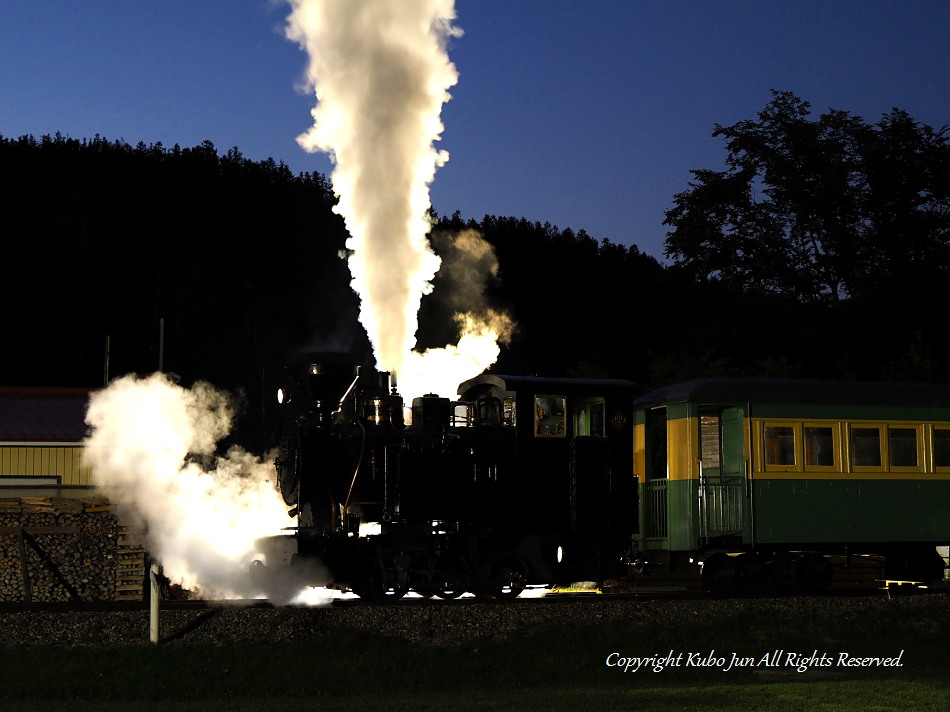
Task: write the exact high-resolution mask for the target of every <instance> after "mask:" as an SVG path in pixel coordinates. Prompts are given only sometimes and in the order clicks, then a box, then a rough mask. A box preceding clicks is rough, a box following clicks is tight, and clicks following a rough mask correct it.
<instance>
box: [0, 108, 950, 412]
mask: <svg viewBox="0 0 950 712" xmlns="http://www.w3.org/2000/svg"><path fill="white" fill-rule="evenodd" d="M809 114H810V107H809V106H808V105H807V103H805V102H802V101H801V100H798V99H797V97H794V96H793V95H789V94H776V96H775V97H774V99H773V102H772V103H771V104H770V105H769V106H768V107H766V109H765V110H764V111H763V112H762V113H761V114H760V115H759V117H758V119H757V120H754V121H753V120H750V121H748V122H741V123H740V124H737V125H735V126H732V127H725V128H724V127H716V133H715V134H714V136H718V137H722V138H723V139H724V140H725V142H726V148H727V156H726V170H724V171H712V170H706V169H704V170H697V171H694V179H693V181H692V182H691V183H689V187H688V188H687V189H686V190H684V192H683V193H680V194H678V195H676V196H672V204H673V207H672V208H671V209H670V210H669V211H668V213H667V224H668V225H669V226H670V232H669V237H668V239H667V257H669V258H670V262H669V263H668V264H663V263H661V262H660V261H658V260H657V259H655V258H654V257H652V256H649V255H645V254H643V253H641V252H640V251H639V250H638V249H637V248H636V247H626V246H623V245H619V244H613V243H611V242H609V241H607V240H598V239H596V238H595V237H594V236H591V235H588V234H586V233H585V232H583V231H580V232H576V233H575V232H572V231H571V230H561V229H559V228H558V227H556V226H553V225H549V224H539V223H533V222H529V221H527V220H524V219H519V218H516V217H499V216H484V217H480V218H475V217H471V216H461V215H459V214H455V215H453V216H451V217H449V216H433V217H434V220H435V222H434V228H433V235H432V237H433V245H434V247H435V249H436V251H437V252H438V251H439V250H440V249H441V248H440V245H445V244H448V243H447V242H446V240H445V239H440V235H442V236H444V235H448V234H452V233H454V232H457V231H459V230H462V229H475V230H477V231H479V232H480V233H481V234H482V235H483V236H484V237H485V239H486V240H487V241H488V242H489V243H490V244H491V245H492V246H493V248H494V250H495V253H496V256H497V259H498V264H499V270H498V275H497V277H496V278H495V279H494V280H492V281H491V282H490V283H489V289H488V293H487V295H486V296H487V299H488V300H489V301H490V303H491V305H492V306H493V307H494V308H496V309H503V310H505V311H507V312H508V313H509V314H510V315H511V317H512V318H513V320H514V321H515V323H516V325H517V327H516V330H515V333H514V335H513V337H512V339H511V341H510V343H508V344H506V345H505V346H504V348H503V351H502V355H501V357H500V359H499V362H498V364H497V365H496V370H498V371H500V372H508V373H538V374H545V375H553V376H570V375H585V376H611V377H620V378H628V379H632V380H634V381H636V382H638V383H640V384H642V386H643V387H644V388H647V387H650V386H654V385H662V384H664V383H669V382H671V381H676V380H684V379H688V378H694V377H704V376H716V375H760V376H792V377H824V378H844V379H870V380H924V381H948V380H950V375H948V371H947V368H948V365H950V360H948V355H947V354H948V348H950V336H948V333H947V332H948V330H947V329H946V327H945V325H944V320H943V314H944V312H945V311H946V308H947V294H948V289H950V243H948V239H950V158H948V148H947V141H946V137H945V135H944V131H943V130H940V131H935V130H933V129H930V128H929V127H926V126H923V125H921V124H918V123H917V122H914V121H913V120H912V119H911V118H910V117H908V116H907V115H906V114H904V113H903V112H897V110H895V113H894V114H892V115H890V116H889V117H885V120H882V122H880V123H879V124H876V125H873V126H869V125H867V124H863V123H862V122H860V120H855V119H854V117H851V116H849V115H848V114H846V113H845V112H830V113H829V114H826V115H823V116H822V117H819V118H818V119H815V120H813V119H811V118H810V115H809ZM0 170H2V173H3V177H4V184H5V188H4V190H3V192H2V196H3V197H2V205H3V225H4V229H3V233H4V251H3V255H4V257H3V267H4V269H3V280H2V284H3V294H4V298H5V302H6V305H7V314H8V318H7V319H6V320H5V326H6V328H5V330H4V348H3V349H2V352H0V384H2V385H44V386H53V385H66V386H96V385H101V384H102V383H103V381H104V379H105V377H106V376H107V375H108V376H110V377H115V376H118V375H123V374H125V373H129V372H135V373H147V372H150V371H154V370H156V369H157V368H158V367H159V365H160V364H159V362H160V359H161V366H162V368H163V369H164V370H166V371H168V372H172V373H175V374H178V376H179V377H180V378H181V379H182V381H183V382H185V383H188V382H191V381H194V380H197V379H203V380H208V381H210V382H212V383H214V384H216V385H218V386H221V387H223V388H227V389H229V390H231V391H234V392H240V393H243V394H244V398H245V401H246V405H247V409H248V412H249V414H252V420H260V419H261V418H264V419H266V417H265V410H264V405H263V403H264V401H265V400H266V399H267V398H268V397H269V396H268V395H266V394H269V393H270V392H271V390H272V386H273V383H274V379H275V378H276V375H277V374H278V373H279V371H280V369H281V367H282V366H283V365H284V364H285V363H286V362H287V361H288V360H289V359H290V358H292V357H293V356H294V354H296V353H298V352H299V351H300V350H305V349H321V350H327V349H345V350H350V351H352V352H353V353H354V354H355V355H356V357H357V358H358V359H360V360H363V361H365V360H366V359H368V358H370V356H369V348H368V346H367V343H366V339H365V335H364V334H363V332H362V329H361V327H360V326H359V324H358V321H357V310H358V300H357V297H356V295H355V294H354V293H353V292H352V290H351V289H350V287H349V273H348V270H347V267H346V262H345V260H343V259H341V255H342V254H343V252H344V249H345V241H346V231H345V228H344V225H343V222H342V220H341V219H340V218H339V217H338V216H336V215H335V214H334V213H333V212H332V206H333V203H334V197H333V194H332V190H331V188H330V186H329V183H328V181H327V179H326V178H325V177H324V176H322V175H319V174H301V175H294V174H292V173H291V171H290V170H289V169H288V168H287V166H286V165H284V164H282V163H276V162H274V161H273V160H270V159H268V160H266V161H252V160H249V159H247V158H245V157H243V156H242V155H241V153H240V151H239V150H238V149H237V148H232V149H231V150H229V151H227V152H226V153H224V154H223V155H221V154H219V153H218V151H217V150H216V148H215V147H214V146H213V145H212V144H211V143H210V142H205V143H203V144H201V145H200V146H195V147H191V148H181V147H179V146H174V147H171V148H169V147H165V146H163V145H161V144H152V145H145V144H143V143H139V144H138V145H135V146H132V145H130V144H128V143H126V142H125V141H116V140H108V139H105V138H102V137H100V136H96V137H93V138H91V139H82V140H78V139H74V138H68V137H64V136H61V135H55V136H44V137H41V138H39V139H36V138H34V137H32V136H26V137H20V138H15V139H13V138H3V137H0ZM861 171H863V173H862V172H861ZM859 189H860V190H859ZM861 190H863V191H864V192H861ZM442 286H443V289H442V290H441V291H440V289H439V287H440V284H439V277H437V278H436V289H435V290H434V292H433V294H432V295H431V296H428V297H426V298H425V299H424V301H423V306H422V310H421V313H420V314H421V321H420V329H419V339H420V345H422V346H438V345H442V344H443V343H444V342H445V341H446V340H447V339H449V338H451V336H452V330H451V328H450V327H448V326H447V325H446V314H447V311H446V309H445V308H442V306H440V302H439V300H440V299H443V298H444V297H445V295H444V292H445V285H442ZM107 344H108V350H107Z"/></svg>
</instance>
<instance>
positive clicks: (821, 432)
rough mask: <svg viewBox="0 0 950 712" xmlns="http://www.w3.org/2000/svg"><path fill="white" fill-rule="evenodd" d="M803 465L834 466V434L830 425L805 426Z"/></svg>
mask: <svg viewBox="0 0 950 712" xmlns="http://www.w3.org/2000/svg"><path fill="white" fill-rule="evenodd" d="M804 438H805V466H806V467H808V466H811V467H834V466H835V436H834V428H832V427H831V426H824V425H820V426H807V425H806V426H805V429H804Z"/></svg>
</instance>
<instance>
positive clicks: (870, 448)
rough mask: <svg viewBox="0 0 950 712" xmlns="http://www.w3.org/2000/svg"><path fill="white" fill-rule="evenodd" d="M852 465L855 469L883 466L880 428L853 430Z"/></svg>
mask: <svg viewBox="0 0 950 712" xmlns="http://www.w3.org/2000/svg"><path fill="white" fill-rule="evenodd" d="M851 464H852V465H854V466H855V467H880V466H881V429H880V428H861V427H858V428H851Z"/></svg>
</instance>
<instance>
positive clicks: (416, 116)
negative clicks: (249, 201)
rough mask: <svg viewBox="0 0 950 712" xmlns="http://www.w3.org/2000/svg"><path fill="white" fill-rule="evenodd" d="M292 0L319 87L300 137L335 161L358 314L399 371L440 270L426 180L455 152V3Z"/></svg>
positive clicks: (387, 363)
mask: <svg viewBox="0 0 950 712" xmlns="http://www.w3.org/2000/svg"><path fill="white" fill-rule="evenodd" d="M288 2H289V3H290V6H291V8H292V12H291V14H290V16H289V18H288V23H287V36H288V37H289V38H290V39H292V40H294V41H295V42H297V43H299V44H300V46H301V47H302V48H303V49H304V50H305V51H306V52H307V54H308V56H309V65H308V69H307V85H308V89H311V90H313V91H314V92H315V94H316V97H317V105H316V106H315V107H314V109H313V110H312V114H313V119H314V124H313V126H312V127H311V128H310V129H309V130H308V131H307V132H306V133H304V134H303V135H301V136H300V137H298V139H297V140H298V142H299V143H300V145H301V146H303V147H304V148H305V149H306V150H308V151H318V150H319V151H324V152H326V153H328V154H329V155H330V157H331V159H332V161H333V164H334V170H333V173H332V176H331V180H332V182H333V187H334V191H335V192H336V193H337V194H338V196H339V204H338V206H337V212H338V213H339V214H340V215H342V216H343V218H344V220H345V221H346V225H347V229H348V231H349V233H350V240H349V241H348V243H347V247H348V249H349V250H351V257H350V260H349V266H350V272H351V274H352V278H353V282H352V283H353V288H354V289H355V290H356V292H357V293H358V294H359V295H360V297H361V311H360V321H361V323H362V324H363V327H364V328H365V329H366V332H367V335H368V336H369V339H370V342H371V343H372V344H373V348H374V350H375V354H376V359H377V365H378V366H379V367H380V368H383V369H388V370H392V371H396V373H397V374H401V372H402V369H403V366H404V363H405V360H406V359H407V357H408V355H409V353H410V351H411V350H412V348H413V346H414V345H415V340H416V336H415V334H416V328H417V318H418V316H417V315H418V310H419V303H420V300H421V298H422V296H423V294H425V293H427V292H428V291H429V290H430V289H431V286H430V280H431V279H432V278H433V276H434V275H435V273H436V272H437V271H438V268H439V259H438V257H437V256H436V255H435V253H434V252H433V251H432V249H431V248H430V246H429V243H428V241H427V239H426V234H427V233H428V231H429V228H430V225H429V222H428V219H427V213H428V209H429V207H430V202H429V184H430V183H431V182H432V180H433V178H434V176H435V171H436V169H437V168H439V167H440V166H442V165H443V164H444V163H445V161H446V160H448V154H447V153H446V152H445V151H440V150H437V149H436V148H434V146H433V144H434V142H436V141H438V140H439V139H440V138H441V135H442V130H443V126H442V122H441V112H442V105H443V104H444V103H445V102H446V101H447V100H448V99H449V98H450V97H449V93H448V90H449V89H450V88H451V87H452V86H454V85H455V83H456V81H457V79H458V73H457V72H456V69H455V66H454V65H453V64H452V62H450V61H449V58H448V54H447V52H446V43H447V42H448V40H449V39H450V38H451V37H455V36H459V35H460V34H461V32H460V31H459V30H458V29H457V28H455V27H454V26H453V25H452V21H453V20H454V19H455V8H454V2H453V0H411V1H409V0H399V1H396V2H394V1H393V0H360V1H359V2H354V0H288ZM482 368H484V366H482ZM400 380H402V379H401V376H400Z"/></svg>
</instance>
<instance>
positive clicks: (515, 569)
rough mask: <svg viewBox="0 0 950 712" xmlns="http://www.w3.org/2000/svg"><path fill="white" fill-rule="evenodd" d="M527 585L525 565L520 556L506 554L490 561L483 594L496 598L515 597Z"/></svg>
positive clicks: (526, 568)
mask: <svg viewBox="0 0 950 712" xmlns="http://www.w3.org/2000/svg"><path fill="white" fill-rule="evenodd" d="M527 585H528V567H527V565H525V563H524V562H523V561H522V560H521V559H520V558H517V557H514V556H506V557H503V558H501V559H497V560H495V561H494V562H493V563H492V565H491V568H490V573H489V576H488V584H487V586H485V594H486V595H488V596H490V597H492V598H498V599H511V598H517V597H518V596H520V595H521V592H522V591H524V589H525V586H527Z"/></svg>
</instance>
